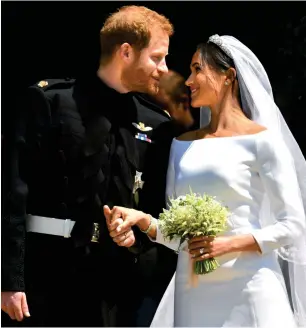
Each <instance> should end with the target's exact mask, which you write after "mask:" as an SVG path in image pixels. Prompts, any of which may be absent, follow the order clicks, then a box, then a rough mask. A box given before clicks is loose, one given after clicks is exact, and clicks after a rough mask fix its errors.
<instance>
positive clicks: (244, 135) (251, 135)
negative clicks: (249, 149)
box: [173, 129, 268, 142]
mask: <svg viewBox="0 0 306 328" xmlns="http://www.w3.org/2000/svg"><path fill="white" fill-rule="evenodd" d="M267 131H268V129H266V130H263V131H260V132H257V133H251V134H240V135H238V136H230V137H213V138H202V139H193V140H178V139H177V138H173V140H175V141H177V142H195V141H202V140H214V139H219V140H220V139H239V138H247V137H248V138H249V137H254V136H258V135H261V134H262V133H265V132H267Z"/></svg>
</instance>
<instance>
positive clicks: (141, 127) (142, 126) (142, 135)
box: [132, 122, 153, 143]
mask: <svg viewBox="0 0 306 328" xmlns="http://www.w3.org/2000/svg"><path fill="white" fill-rule="evenodd" d="M132 124H133V126H134V127H135V128H136V129H138V130H140V131H141V132H146V131H151V130H153V128H151V127H150V126H145V124H144V123H142V122H139V123H138V124H137V123H132ZM135 138H136V139H139V140H143V141H146V142H149V143H151V142H152V140H151V139H150V138H148V136H147V135H146V134H145V133H139V132H138V133H137V134H136V135H135Z"/></svg>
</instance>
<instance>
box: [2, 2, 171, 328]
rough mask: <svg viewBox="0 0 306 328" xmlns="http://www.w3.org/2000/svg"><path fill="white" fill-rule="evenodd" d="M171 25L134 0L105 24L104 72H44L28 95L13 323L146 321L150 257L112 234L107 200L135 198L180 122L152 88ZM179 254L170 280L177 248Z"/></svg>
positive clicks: (13, 156)
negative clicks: (74, 76) (64, 76)
mask: <svg viewBox="0 0 306 328" xmlns="http://www.w3.org/2000/svg"><path fill="white" fill-rule="evenodd" d="M172 33H173V28H172V25H171V23H170V22H169V21H168V19H166V18H165V17H164V16H162V15H159V14H157V13H156V12H154V11H151V10H149V9H147V8H145V7H137V6H125V7H123V8H121V9H120V10H119V11H118V12H116V13H115V14H113V15H111V16H110V17H109V18H108V19H107V20H106V22H105V24H104V27H103V28H102V30H101V58H100V67H99V69H98V72H97V73H96V74H94V75H93V76H92V77H88V78H86V79H83V80H77V81H74V80H69V79H68V80H46V81H41V82H39V83H38V84H37V85H35V86H32V87H30V88H29V89H28V90H27V92H26V95H25V96H24V97H22V99H21V102H20V104H19V108H20V112H19V115H18V117H19V119H18V120H16V135H15V137H14V140H13V141H12V144H10V145H9V147H8V154H6V155H5V157H6V158H7V159H9V160H8V162H7V166H5V167H6V169H7V171H8V172H7V181H8V183H7V185H8V192H7V193H6V195H5V196H4V197H3V199H4V202H3V206H4V209H3V211H2V217H3V218H2V300H1V308H2V310H3V312H2V314H3V315H2V325H3V326H15V325H17V322H16V321H12V320H17V321H21V323H20V324H21V325H24V326H32V327H33V326H87V327H88V326H89V327H90V326H134V325H136V324H137V320H138V314H137V309H139V307H141V303H142V302H141V298H142V297H143V295H142V294H141V293H137V291H138V290H141V288H142V287H143V286H142V285H141V283H142V279H141V278H139V276H141V275H142V268H143V270H145V271H146V270H150V268H146V267H145V266H141V264H139V263H142V262H143V261H141V258H140V257H139V252H140V251H141V249H142V248H141V238H139V239H138V241H137V244H136V245H135V246H134V247H132V248H131V249H130V250H127V249H125V248H120V247H118V246H117V245H115V244H114V243H113V241H112V240H111V239H110V237H109V234H108V230H107V228H106V224H105V219H104V216H103V209H102V206H103V205H104V204H108V205H109V206H110V207H111V206H112V205H113V204H118V205H122V206H126V207H133V206H134V205H135V199H136V201H137V197H135V196H137V195H138V193H137V191H136V192H135V189H137V188H135V176H136V178H137V179H138V180H137V181H138V182H139V178H141V172H142V171H143V170H144V169H145V164H144V163H145V156H146V155H147V152H148V151H150V147H151V146H153V145H155V135H157V134H158V130H159V127H160V126H162V125H163V124H169V117H168V116H167V115H166V114H165V113H164V112H163V111H162V110H161V109H159V108H158V107H157V106H155V105H154V104H153V103H151V102H150V101H149V100H148V99H146V97H145V95H144V94H154V93H156V92H157V90H158V82H159V79H160V77H161V76H162V74H164V73H165V72H167V66H166V62H165V57H166V55H167V53H168V46H169V37H170V36H171V35H172ZM170 123H171V122H170ZM161 130H162V129H161ZM164 131H170V130H168V129H164ZM171 131H172V132H173V133H177V132H176V129H173V130H171ZM172 132H171V133H172ZM159 140H160V139H159ZM156 145H157V144H156ZM161 161H162V160H161ZM161 179H163V177H162V176H161ZM140 184H141V183H140ZM136 185H137V184H136ZM134 192H135V193H134ZM158 192H161V193H163V192H164V191H158ZM151 197H152V195H151ZM138 257H139V259H140V261H139V263H138ZM144 259H145V260H146V259H147V257H145V258H144ZM169 261H170V262H171V261H172V264H171V263H168V264H169V266H171V265H172V269H167V270H168V271H169V270H170V274H168V276H169V279H170V278H171V276H172V273H173V271H174V269H175V262H176V258H175V257H173V259H172V260H169ZM123 276H124V277H125V278H126V277H128V278H129V281H130V285H129V286H126V285H123V279H121V277H123ZM166 279H167V278H165V280H166ZM114 281H115V282H116V284H114ZM124 281H126V279H124ZM110 282H111V283H110ZM114 285H115V286H116V287H115V288H114V287H113V286H114ZM166 285H167V281H166V282H163V284H162V287H160V288H164V287H163V286H165V287H166ZM122 293H125V295H129V300H130V301H129V302H128V304H126V301H125V300H126V298H125V299H124V300H121V295H122ZM160 294H162V292H160ZM157 304H158V303H157ZM4 312H5V313H4ZM151 312H153V313H154V309H153V310H151ZM9 318H10V319H12V320H8V319H9ZM147 321H150V320H148V319H147Z"/></svg>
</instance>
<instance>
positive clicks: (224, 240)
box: [188, 236, 233, 261]
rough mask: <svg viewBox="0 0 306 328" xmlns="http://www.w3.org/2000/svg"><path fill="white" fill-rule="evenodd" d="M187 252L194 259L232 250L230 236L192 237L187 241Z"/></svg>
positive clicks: (200, 259) (215, 255)
mask: <svg viewBox="0 0 306 328" xmlns="http://www.w3.org/2000/svg"><path fill="white" fill-rule="evenodd" d="M188 248H189V253H190V254H191V256H192V257H193V258H194V260H195V261H202V260H205V259H209V258H212V257H217V256H221V255H224V254H227V253H231V252H233V247H232V237H208V236H200V237H194V238H192V239H190V240H189V241H188Z"/></svg>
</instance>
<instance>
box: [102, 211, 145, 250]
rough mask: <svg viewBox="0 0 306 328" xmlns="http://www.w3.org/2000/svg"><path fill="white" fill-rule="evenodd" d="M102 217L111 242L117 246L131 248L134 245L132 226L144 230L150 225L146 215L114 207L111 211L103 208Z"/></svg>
mask: <svg viewBox="0 0 306 328" xmlns="http://www.w3.org/2000/svg"><path fill="white" fill-rule="evenodd" d="M103 210H104V215H105V218H106V222H107V227H108V230H109V233H110V236H111V237H112V238H113V241H114V242H115V243H117V245H119V246H124V247H131V246H133V245H134V243H135V236H134V232H133V230H132V229H131V228H132V226H134V225H137V226H138V227H139V228H140V229H142V230H145V229H147V228H148V226H149V224H150V218H149V217H148V215H146V214H145V213H143V212H141V211H136V210H134V209H130V208H125V207H119V206H114V207H113V209H112V210H110V208H109V207H108V206H104V208H103Z"/></svg>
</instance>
